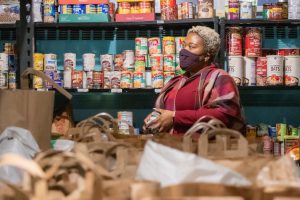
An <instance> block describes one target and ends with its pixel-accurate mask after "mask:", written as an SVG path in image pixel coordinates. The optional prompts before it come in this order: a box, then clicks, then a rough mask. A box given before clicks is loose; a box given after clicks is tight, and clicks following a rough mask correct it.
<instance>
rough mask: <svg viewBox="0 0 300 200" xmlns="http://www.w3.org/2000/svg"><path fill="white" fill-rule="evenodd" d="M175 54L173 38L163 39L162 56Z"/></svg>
mask: <svg viewBox="0 0 300 200" xmlns="http://www.w3.org/2000/svg"><path fill="white" fill-rule="evenodd" d="M175 53H176V51H175V37H163V54H165V55H166V54H175Z"/></svg>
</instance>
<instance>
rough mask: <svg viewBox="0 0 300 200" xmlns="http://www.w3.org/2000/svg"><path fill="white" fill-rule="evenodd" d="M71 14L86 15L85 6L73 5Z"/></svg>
mask: <svg viewBox="0 0 300 200" xmlns="http://www.w3.org/2000/svg"><path fill="white" fill-rule="evenodd" d="M73 14H77V15H82V14H86V5H83V4H80V5H73Z"/></svg>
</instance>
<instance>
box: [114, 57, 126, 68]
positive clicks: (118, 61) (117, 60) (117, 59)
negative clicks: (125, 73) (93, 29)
mask: <svg viewBox="0 0 300 200" xmlns="http://www.w3.org/2000/svg"><path fill="white" fill-rule="evenodd" d="M123 64H124V62H123V54H116V55H115V61H114V65H115V71H122V70H123Z"/></svg>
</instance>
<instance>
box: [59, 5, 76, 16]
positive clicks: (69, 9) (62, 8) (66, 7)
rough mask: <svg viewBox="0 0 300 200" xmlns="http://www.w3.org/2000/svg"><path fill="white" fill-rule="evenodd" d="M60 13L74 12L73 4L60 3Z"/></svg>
mask: <svg viewBox="0 0 300 200" xmlns="http://www.w3.org/2000/svg"><path fill="white" fill-rule="evenodd" d="M59 13H60V14H65V15H66V14H67V15H69V14H72V13H73V5H71V4H66V5H59Z"/></svg>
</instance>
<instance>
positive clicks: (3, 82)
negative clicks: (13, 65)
mask: <svg viewBox="0 0 300 200" xmlns="http://www.w3.org/2000/svg"><path fill="white" fill-rule="evenodd" d="M0 89H8V72H7V71H0Z"/></svg>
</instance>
